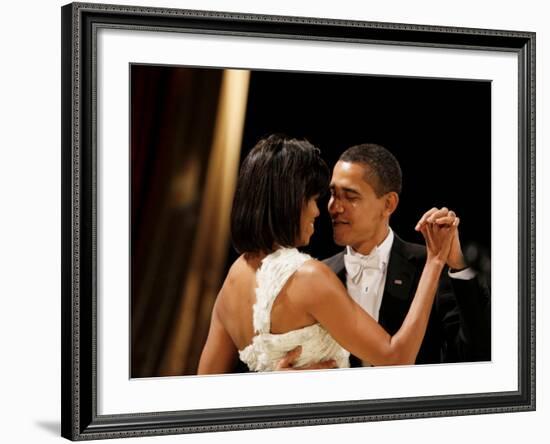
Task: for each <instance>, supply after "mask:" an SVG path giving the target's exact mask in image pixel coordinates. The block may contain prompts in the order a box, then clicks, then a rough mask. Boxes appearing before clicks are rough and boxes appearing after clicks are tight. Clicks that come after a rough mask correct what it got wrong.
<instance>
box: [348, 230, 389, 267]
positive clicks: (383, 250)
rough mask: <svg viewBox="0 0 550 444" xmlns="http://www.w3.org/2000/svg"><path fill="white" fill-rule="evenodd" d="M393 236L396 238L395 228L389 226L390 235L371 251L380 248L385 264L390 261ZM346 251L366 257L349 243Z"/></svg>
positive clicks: (382, 260)
mask: <svg viewBox="0 0 550 444" xmlns="http://www.w3.org/2000/svg"><path fill="white" fill-rule="evenodd" d="M393 238H394V234H393V230H392V229H391V228H390V227H388V235H387V236H386V238H385V239H384V240H383V241H382V243H381V244H380V245H378V246H376V247H374V248H373V249H372V250H371V252H370V253H369V254H371V253H372V252H373V251H374V250H378V255H379V257H380V260H381V262H382V263H383V264H384V266H386V265H388V262H389V261H390V252H391V247H392V245H393ZM346 253H347V254H350V255H352V256H359V257H365V255H364V254H361V253H358V252H357V251H355V250H354V249H353V248H352V247H350V246H349V245H347V246H346ZM367 256H368V255H367Z"/></svg>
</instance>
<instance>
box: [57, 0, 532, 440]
mask: <svg viewBox="0 0 550 444" xmlns="http://www.w3.org/2000/svg"><path fill="white" fill-rule="evenodd" d="M534 97H535V35H534V33H530V32H517V31H502V30H486V29H465V28H446V27H437V26H427V25H404V24H395V23H378V22H377V23H374V22H358V21H342V20H333V19H321V18H306V17H283V16H260V15H250V14H235V13H224V12H205V11H191V10H175V9H161V8H144V7H130V6H117V5H100V4H94V5H91V4H84V3H82V4H81V3H72V4H69V5H66V6H64V7H63V8H62V163H63V164H62V208H63V214H62V216H63V217H62V223H63V226H62V435H63V436H64V437H66V438H68V439H71V440H83V439H101V438H117V437H131V436H146V435H162V434H176V433H194V432H206V431H223V430H237V429H251V428H270V427H287V426H298V425H314V424H330V423H344V422H361V421H378V420H391V419H403V418H421V417H431V416H451V415H469V414H484V413H499V412H514V411H526V410H533V409H534V408H535V271H534V270H535V263H534V261H535V222H534V221H535V204H534V203H535V185H534V184H535V177H534V176H535V137H534V134H535V123H534V122H535V104H534ZM270 137H271V139H270ZM277 137H279V138H282V140H287V141H288V140H295V139H297V140H300V141H303V140H306V141H307V146H310V145H311V146H314V147H317V148H319V150H320V154H319V156H320V157H321V158H322V159H323V162H325V163H326V164H327V165H328V168H327V171H329V172H332V171H333V168H335V170H334V171H335V172H336V171H337V170H336V168H337V165H338V164H339V163H340V164H341V162H351V163H353V162H355V161H354V160H353V159H352V158H345V157H342V158H341V157H340V156H343V153H344V152H345V151H346V150H347V149H348V148H350V147H353V146H355V147H357V146H361V147H364V146H366V145H365V144H367V145H368V146H369V147H371V148H369V149H374V150H380V149H382V150H383V151H384V152H386V150H388V151H389V152H391V153H392V158H395V159H396V161H397V162H398V169H399V170H400V173H399V192H398V193H394V195H395V196H398V197H396V198H395V201H394V205H393V206H392V210H391V219H390V227H391V233H392V234H391V236H392V237H391V239H392V242H393V246H391V245H390V246H389V247H388V248H390V247H391V248H392V250H391V251H392V253H390V252H389V251H390V250H388V252H387V254H388V258H389V259H388V260H387V261H386V262H383V264H384V265H383V267H382V268H381V269H382V270H386V271H383V272H382V273H383V274H381V276H383V278H382V281H381V282H382V283H381V284H380V283H379V284H378V285H381V287H380V288H383V290H382V291H381V292H380V294H382V293H383V296H382V297H381V299H379V300H378V303H379V304H380V305H379V306H378V307H377V308H376V309H375V310H374V312H372V313H371V312H370V311H369V310H368V309H367V311H368V312H369V313H370V314H371V315H373V316H374V318H375V320H377V321H378V322H379V323H380V325H381V326H382V328H384V329H385V330H387V332H388V333H389V335H390V336H391V335H395V334H397V331H399V329H400V327H401V324H402V323H403V319H404V317H405V316H406V315H407V311H408V309H409V307H410V305H411V301H412V298H413V296H414V294H415V290H416V287H417V286H418V280H419V279H420V271H421V269H422V265H423V262H422V264H421V265H420V268H418V270H417V269H415V270H412V271H410V273H408V274H407V273H405V274H403V275H398V274H394V272H393V271H392V270H393V268H392V267H393V266H394V264H395V263H396V261H397V259H395V256H394V253H393V252H394V250H395V248H397V247H396V245H399V244H400V243H403V245H405V244H407V245H408V243H414V244H424V239H423V237H422V235H421V234H420V233H419V232H417V231H416V230H415V226H416V224H417V222H418V220H419V219H420V218H421V217H422V215H423V214H425V213H426V212H427V211H428V210H430V209H431V208H436V209H442V208H445V210H441V211H445V215H449V216H448V217H452V218H454V215H453V216H451V215H450V213H448V210H447V208H448V209H451V210H452V211H453V214H454V213H456V215H457V216H458V217H459V219H460V226H459V228H458V230H459V232H460V245H459V247H457V246H456V245H457V244H456V243H452V245H451V247H450V248H451V250H452V251H461V252H462V253H463V256H464V259H465V263H464V267H461V266H456V267H455V266H452V265H453V264H452V263H451V261H450V260H448V263H447V265H449V268H450V270H449V273H450V274H449V273H448V272H447V270H445V271H444V272H443V274H442V277H441V282H443V281H445V282H448V283H450V282H453V284H452V285H453V288H455V287H454V285H455V279H459V280H460V279H462V281H463V282H464V280H467V281H469V283H472V282H475V283H476V285H477V284H479V285H480V286H481V287H482V288H483V292H482V296H479V297H477V296H476V297H473V296H472V293H471V292H468V291H466V296H465V297H462V296H458V294H457V295H456V297H455V296H453V298H452V299H446V298H443V297H441V296H439V294H440V293H438V294H437V295H436V296H435V301H436V302H435V303H434V308H433V309H432V311H431V312H430V313H431V314H430V316H429V319H427V320H426V323H427V329H426V327H425V326H424V328H425V329H426V333H425V335H422V336H423V339H422V338H421V339H420V340H422V341H423V342H422V346H420V349H419V350H417V351H416V353H415V356H414V359H413V360H412V362H415V365H412V362H410V363H409V364H408V365H404V363H403V362H401V361H399V362H398V361H396V362H397V363H398V364H401V365H375V366H372V365H368V364H367V362H366V361H365V359H363V360H362V361H363V362H361V359H359V360H357V359H356V360H355V361H354V360H353V359H354V357H353V356H352V358H351V359H352V364H353V362H355V365H352V367H353V368H347V365H343V366H339V367H346V368H324V369H305V370H300V371H286V370H287V369H286V368H279V367H277V368H276V370H277V371H249V369H248V368H247V366H246V365H245V364H244V363H243V362H242V361H240V360H239V359H237V357H238V355H237V354H236V352H237V349H239V350H241V351H242V350H243V347H241V346H240V345H239V344H237V342H239V341H238V340H236V339H235V338H234V337H231V338H230V339H231V340H232V341H233V342H234V344H233V346H234V350H232V354H231V356H230V358H228V360H229V361H231V365H229V364H227V363H225V364H224V365H220V367H219V369H220V370H218V371H202V370H204V368H205V367H204V362H205V361H204V359H205V358H204V350H206V348H205V344H207V338H208V337H209V329H210V334H211V335H212V334H213V333H212V329H213V328H214V329H215V325H216V324H215V321H213V315H212V313H213V307H214V304H215V303H216V300H217V299H218V298H219V296H218V295H219V294H221V293H220V291H221V288H222V285H223V283H224V279H225V278H226V276H227V275H228V273H229V271H230V269H231V266H232V264H233V263H235V261H238V258H239V253H237V249H236V248H235V244H236V243H235V236H233V239H232V236H231V231H232V228H231V225H232V207H233V206H234V204H233V199H234V196H235V194H236V189H237V188H238V186H239V184H240V183H241V182H242V181H243V178H242V177H241V178H239V170H240V169H241V167H242V166H243V164H244V163H246V162H245V159H248V158H249V157H251V156H252V155H253V153H254V152H255V151H254V149H255V148H254V147H255V146H257V144H258V143H259V141H262V140H263V141H265V140H274V139H273V138H277ZM277 140H278V139H277ZM261 143H265V142H261ZM261 143H260V144H261ZM285 143H287V142H285ZM289 143H290V142H289ZM292 143H295V142H292ZM296 143H298V142H296ZM299 143H306V142H299ZM300 146H302V145H300ZM372 147H375V148H372ZM379 147H384V148H379ZM308 149H309V148H308ZM361 149H362V148H361ZM315 152H317V151H315ZM377 152H378V151H377ZM251 153H252V154H251ZM342 159H344V160H342ZM345 159H348V160H345ZM349 159H352V160H349ZM272 171H273V170H271V169H269V168H268V169H267V170H266V171H265V177H267V176H269V173H272ZM297 171H298V172H300V171H301V170H299V169H298V170H297ZM307 171H308V172H306V173H300V174H306V175H307V174H309V171H310V170H307ZM243 174H244V173H243ZM247 174H248V173H247ZM377 174H378V176H377V177H379V178H382V179H383V180H382V179H380V180H381V181H382V182H384V181H386V180H387V179H388V177H389V176H390V175H391V174H389V173H388V174H385V173H384V174H380V173H377ZM329 175H330V173H329ZM336 176H337V175H336V173H335V174H334V176H333V178H332V183H331V191H330V193H317V194H320V196H319V199H318V200H317V202H316V204H317V206H316V208H318V211H316V213H315V215H314V216H313V219H316V220H315V223H314V229H313V225H312V229H311V232H308V233H309V234H308V241H307V242H301V243H300V244H299V245H297V246H299V247H300V251H301V252H302V253H307V254H309V255H311V256H312V257H314V258H317V259H320V260H323V259H326V258H329V257H339V256H338V255H339V254H340V252H342V251H343V250H344V249H347V248H348V247H346V245H351V246H353V244H352V243H351V242H349V243H348V242H347V241H346V240H345V239H344V240H342V239H343V238H345V236H343V237H342V236H339V235H338V233H337V230H341V228H337V227H336V225H335V224H337V223H340V222H339V220H336V219H337V218H336V217H335V216H334V214H335V212H337V210H335V209H334V208H335V205H338V204H337V203H335V201H336V200H338V199H340V198H341V196H340V194H339V193H340V191H339V188H338V183H337V182H335V180H336V179H335V177H336ZM401 176H402V177H401ZM269 177H271V176H269ZM329 179H330V177H328V179H327V180H329ZM284 180H286V179H284ZM258 183H259V182H258ZM292 183H294V182H292V181H290V180H289V181H288V183H286V182H285V183H283V184H282V185H281V188H280V190H282V191H281V193H286V192H287V190H290V189H291V188H292V186H293V185H292ZM384 183H385V182H384ZM327 184H328V183H327ZM325 185H326V184H325ZM259 187H260V185H258V189H260V188H259ZM344 188H346V187H344ZM346 189H347V188H346ZM254 190H255V182H252V185H249V186H248V188H247V189H246V190H245V195H246V196H250V195H251V194H250V193H252V192H253V191H254ZM349 192H350V190H347V191H346V190H345V193H349ZM351 192H353V190H351ZM392 192H393V191H392ZM246 193H248V194H246ZM345 193H344V194H345ZM352 194H353V193H352ZM386 194H387V193H386ZM386 194H384V195H386ZM390 194H391V193H390ZM308 197H311V196H308ZM315 197H317V195H315ZM345 198H346V199H348V197H347V195H346V197H345ZM380 198H381V197H380V196H379V195H377V196H376V199H380ZM250 199H251V198H250ZM349 199H350V203H349V205H350V208H355V204H354V203H353V202H352V201H353V198H349ZM245 201H246V199H245ZM258 205H259V204H258ZM341 205H343V204H341ZM369 208H371V207H369ZM342 211H344V210H342ZM350 211H351V210H350ZM369 211H370V210H369ZM388 217H389V216H388ZM313 219H312V223H313ZM350 220H353V218H352V216H349V220H343V222H342V223H344V224H349V223H350ZM356 220H359V219H356ZM361 220H362V219H361ZM453 220H454V219H453ZM335 221H336V222H335ZM361 223H363V222H361ZM358 224H359V223H358ZM233 225H234V222H233ZM233 228H234V227H233ZM308 230H309V228H308ZM352 230H353V228H352ZM309 236H311V237H309ZM256 237H257V236H256ZM341 238H342V239H341ZM456 239H458V238H456ZM255 240H256V238H255ZM232 241H233V242H232ZM453 242H455V241H454V240H453ZM237 243H238V242H237ZM453 245H454V246H453ZM378 247H380V248H379V250H380V251H382V249H383V248H382V244H379V245H378ZM414 248H416V247H414ZM346 251H348V252H349V250H346ZM415 251H417V250H415ZM418 251H420V250H418ZM422 251H423V250H422ZM335 255H336V256H335ZM405 256H406V255H405V254H403V257H405ZM422 258H423V259H422V261H424V260H425V256H422ZM340 261H341V262H342V267H343V259H342V258H340ZM388 261H389V262H388ZM327 263H329V265H330V264H331V263H333V262H331V261H330V260H329V261H328V262H327ZM384 267H386V268H384ZM333 270H334V271H335V272H336V273H337V274H338V270H335V269H334V268H333ZM341 273H343V274H342V275H341V276H340V277H341V279H342V282H343V284H346V282H347V281H346V279H347V277H346V271H345V270H344V269H343V268H342V269H341ZM456 273H458V275H457V274H456ZM461 273H462V274H461ZM464 273H465V274H464ZM460 274H461V275H460ZM348 275H349V272H348ZM408 278H410V282H411V283H410V284H409V283H408V281H407V279H408ZM361 285H363V284H361ZM389 285H393V288H394V290H391V289H388V288H389V287H388V286H389ZM449 285H450V284H449ZM369 286H370V284H369ZM342 288H344V287H342ZM348 290H349V286H348ZM386 290H387V291H386ZM371 291H372V290H371ZM438 291H439V290H438ZM453 291H454V292H456V291H457V290H453ZM365 292H366V293H368V287H367V289H365ZM350 293H351V290H350ZM387 293H388V295H387ZM405 293H407V295H408V296H407V297H405V296H403V298H401V297H400V296H396V298H395V300H392V299H391V297H394V296H395V295H399V294H405ZM368 294H370V293H368ZM352 297H354V296H353V294H352ZM400 298H401V299H400ZM449 301H450V302H449ZM468 301H473V302H472V304H473V305H471V304H470V302H468ZM449 304H451V305H450V306H449ZM391 307H393V308H391ZM472 307H473V308H472ZM248 309H249V310H251V307H248ZM390 309H391V310H393V309H395V310H398V311H399V313H400V314H399V316H397V317H395V318H393V317H392V318H391V320H390V315H389V313H390ZM273 313H275V312H273ZM281 316H282V318H284V317H285V316H286V314H285V313H283V314H282V315H281ZM273 319H274V318H273ZM273 319H272V322H274V320H273ZM250 321H251V322H252V320H250ZM222 324H223V322H222ZM320 324H322V322H321V323H320ZM304 325H305V327H303V328H308V327H309V326H310V325H308V324H307V323H306V324H304ZM312 325H313V324H312ZM316 325H317V324H316ZM211 326H214V327H211ZM271 326H272V328H274V329H275V324H274V323H273V324H272V325H271ZM472 326H475V327H472ZM285 333H288V331H287V330H284V328H283V329H282V330H281V331H280V332H276V331H275V330H273V335H274V336H276V335H277V334H279V335H283V334H285ZM229 336H231V335H229ZM344 342H345V341H344ZM480 344H481V345H480ZM241 345H244V343H243V344H241ZM300 345H302V344H300ZM305 348H306V346H305V345H304V347H303V351H305ZM289 351H290V349H289ZM201 355H202V356H203V358H202V359H201ZM242 356H243V355H241V358H242ZM224 359H225V358H223V357H222V355H221V354H219V360H220V362H222V361H223V360H224ZM228 360H226V361H228ZM232 360H234V365H233V361H232ZM245 360H246V359H245ZM201 361H202V363H203V364H202V365H203V367H202V369H201ZM229 361H228V362H229ZM313 361H315V359H313ZM318 361H319V362H322V361H323V356H320V357H319V359H318ZM224 362H225V361H224ZM380 362H382V361H380ZM382 363H383V362H382ZM392 363H393V362H392ZM248 364H249V365H248V367H250V368H251V369H252V370H257V368H252V367H251V366H250V363H248ZM331 367H332V366H331ZM272 370H273V369H272ZM204 373H212V374H208V375H206V374H204Z"/></svg>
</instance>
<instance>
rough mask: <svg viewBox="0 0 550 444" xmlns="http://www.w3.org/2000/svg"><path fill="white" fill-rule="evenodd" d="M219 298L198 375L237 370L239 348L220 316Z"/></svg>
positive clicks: (215, 305)
mask: <svg viewBox="0 0 550 444" xmlns="http://www.w3.org/2000/svg"><path fill="white" fill-rule="evenodd" d="M219 300H220V298H219V297H218V299H217V301H216V303H215V304H214V309H213V310H212V320H211V321H210V330H209V331H208V338H207V339H206V344H205V345H204V348H203V349H202V354H201V358H200V361H199V368H198V371H197V374H199V375H206V374H220V373H229V372H231V371H232V370H233V369H234V368H235V363H236V361H237V358H238V354H237V347H235V344H234V343H233V340H232V339H231V337H230V336H229V334H228V333H227V330H226V329H225V327H224V325H223V323H222V321H221V319H220V315H219V308H218V301H219Z"/></svg>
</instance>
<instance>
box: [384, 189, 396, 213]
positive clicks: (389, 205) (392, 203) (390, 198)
mask: <svg viewBox="0 0 550 444" xmlns="http://www.w3.org/2000/svg"><path fill="white" fill-rule="evenodd" d="M384 203H385V207H386V208H385V211H386V214H387V216H391V215H392V213H393V212H394V211H395V209H396V208H397V205H398V204H399V195H398V194H397V193H396V192H395V191H390V192H389V193H387V194H386V199H385V202H384Z"/></svg>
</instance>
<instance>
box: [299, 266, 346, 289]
mask: <svg viewBox="0 0 550 444" xmlns="http://www.w3.org/2000/svg"><path fill="white" fill-rule="evenodd" d="M295 282H296V284H297V285H298V286H300V287H301V288H304V289H310V290H315V292H319V291H320V290H322V289H325V290H326V289H327V288H330V287H332V286H333V285H337V284H338V283H339V282H340V281H339V280H338V277H337V276H336V275H335V274H334V272H333V271H332V270H331V269H330V267H328V266H327V265H326V264H324V263H323V262H321V261H318V260H316V259H310V260H307V261H306V262H304V263H303V265H302V266H301V267H300V268H298V270H297V271H296V273H295ZM311 292H312V291H308V293H311Z"/></svg>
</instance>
